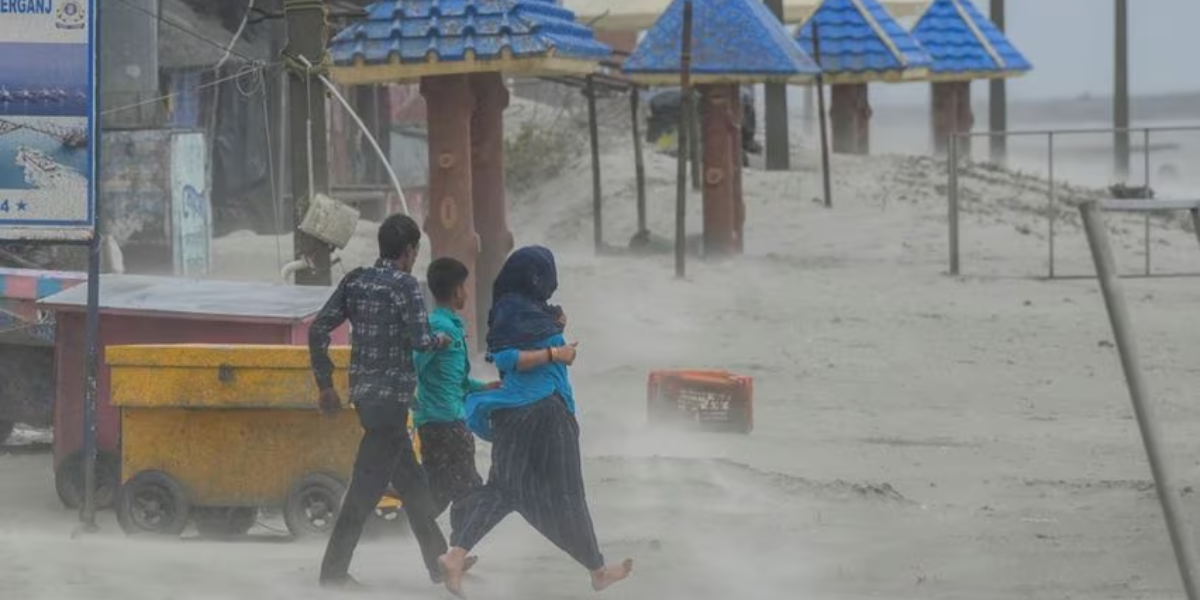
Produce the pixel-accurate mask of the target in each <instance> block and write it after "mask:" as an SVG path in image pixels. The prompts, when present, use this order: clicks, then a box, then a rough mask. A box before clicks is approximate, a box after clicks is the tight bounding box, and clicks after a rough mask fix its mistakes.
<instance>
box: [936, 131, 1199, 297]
mask: <svg viewBox="0 0 1200 600" xmlns="http://www.w3.org/2000/svg"><path fill="white" fill-rule="evenodd" d="M1168 132H1170V133H1183V132H1200V125H1195V126H1180V127H1142V128H1130V129H1087V128H1085V129H1044V130H1026V131H1004V132H996V133H993V132H986V131H984V132H972V133H960V134H955V135H952V136H951V137H950V140H949V146H948V150H947V154H946V160H947V169H948V182H947V201H948V209H949V215H948V216H949V218H948V221H949V225H948V227H949V235H948V241H949V253H950V269H949V270H950V275H954V276H957V275H960V274H961V273H962V269H961V267H962V260H961V248H960V241H961V238H960V225H961V223H960V214H959V208H960V207H959V196H960V188H959V175H960V171H961V170H962V169H963V164H962V162H963V161H962V158H963V156H962V153H961V151H960V144H963V143H964V142H969V141H970V140H971V139H973V138H993V137H997V136H1000V137H1005V138H1030V137H1043V138H1045V139H1046V146H1045V147H1046V153H1047V158H1046V178H1047V182H1048V186H1047V197H1046V230H1047V242H1046V253H1047V277H1048V278H1050V279H1056V278H1059V277H1060V275H1059V274H1058V273H1057V272H1056V269H1055V266H1056V258H1057V257H1056V250H1057V248H1056V244H1055V242H1056V240H1055V237H1056V233H1057V225H1058V223H1057V221H1058V212H1059V206H1058V205H1059V197H1058V187H1059V184H1060V181H1059V179H1058V178H1057V177H1056V174H1055V140H1058V139H1062V138H1064V137H1068V136H1083V135H1101V134H1107V135H1116V134H1120V133H1124V134H1127V135H1128V134H1140V135H1141V136H1142V142H1143V146H1144V147H1143V149H1142V150H1143V152H1142V153H1143V158H1144V160H1143V169H1144V171H1145V172H1144V173H1143V178H1142V184H1143V186H1144V187H1145V192H1146V194H1147V198H1145V199H1139V200H1136V201H1135V202H1139V203H1146V202H1153V203H1158V202H1162V201H1160V200H1154V199H1152V198H1150V197H1149V196H1150V192H1151V189H1152V187H1151V183H1152V181H1151V176H1150V153H1151V146H1150V142H1151V138H1152V135H1153V134H1154V133H1168ZM1010 156H1011V155H1010ZM1144 216H1145V225H1144V228H1145V233H1144V240H1143V246H1144V253H1145V264H1144V267H1143V268H1144V275H1145V276H1147V277H1150V276H1154V275H1155V274H1154V272H1153V269H1152V264H1151V263H1152V260H1151V224H1150V214H1149V212H1146V213H1145V215H1144Z"/></svg>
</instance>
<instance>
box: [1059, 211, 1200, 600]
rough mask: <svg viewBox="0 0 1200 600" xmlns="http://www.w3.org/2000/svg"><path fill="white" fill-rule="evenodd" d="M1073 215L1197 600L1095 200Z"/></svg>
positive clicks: (1188, 587) (1189, 590) (1175, 499)
mask: <svg viewBox="0 0 1200 600" xmlns="http://www.w3.org/2000/svg"><path fill="white" fill-rule="evenodd" d="M1079 211H1080V213H1081V214H1082V215H1083V225H1084V228H1085V230H1086V231H1087V238H1088V245H1089V246H1090V247H1091V251H1092V259H1093V260H1094V261H1095V263H1096V276H1097V278H1098V279H1099V281H1100V291H1101V293H1102V294H1103V295H1104V305H1105V307H1106V308H1107V310H1108V318H1109V321H1110V322H1111V324H1112V329H1113V336H1114V338H1115V340H1116V344H1117V353H1118V354H1119V355H1120V357H1121V369H1122V370H1123V371H1124V372H1125V383H1126V385H1127V386H1128V388H1129V399H1130V401H1131V402H1132V403H1133V412H1134V415H1136V417H1137V423H1138V429H1139V430H1140V432H1141V436H1142V444H1143V445H1144V446H1145V450H1146V458H1147V459H1148V460H1149V462H1150V474H1151V475H1152V476H1153V477H1154V486H1155V488H1156V490H1157V491H1158V500H1159V502H1160V503H1161V504H1162V511H1163V518H1164V520H1165V521H1166V525H1167V533H1168V535H1169V536H1170V539H1171V546H1172V548H1173V549H1174V551H1175V562H1176V566H1177V567H1178V569H1179V576H1180V578H1181V579H1182V580H1183V589H1184V592H1186V594H1187V598H1188V600H1197V595H1196V584H1195V575H1194V572H1193V570H1192V569H1193V565H1195V564H1196V560H1195V558H1194V554H1193V552H1192V547H1191V538H1190V537H1189V536H1188V535H1187V533H1186V532H1185V531H1184V530H1183V522H1182V518H1181V513H1180V510H1179V496H1178V493H1177V492H1176V491H1175V490H1174V488H1173V486H1172V485H1171V481H1170V479H1169V473H1168V470H1167V465H1166V463H1165V461H1164V460H1163V452H1162V450H1161V448H1160V447H1159V432H1158V421H1157V419H1156V418H1155V416H1154V405H1153V403H1151V402H1150V395H1149V392H1148V391H1147V389H1146V384H1145V381H1143V379H1142V368H1141V365H1140V364H1139V359H1138V351H1137V345H1136V340H1135V338H1134V336H1133V327H1132V325H1131V324H1130V320H1129V313H1128V309H1127V308H1126V306H1125V295H1124V292H1123V290H1122V289H1121V282H1120V280H1119V279H1118V278H1117V275H1116V268H1115V267H1114V265H1113V257H1112V247H1111V245H1110V244H1109V240H1108V230H1107V229H1106V228H1105V225H1104V222H1103V218H1102V216H1101V214H1100V210H1099V207H1098V206H1097V204H1096V203H1095V202H1087V203H1084V204H1083V205H1081V206H1080V207H1079Z"/></svg>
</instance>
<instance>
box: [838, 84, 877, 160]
mask: <svg viewBox="0 0 1200 600" xmlns="http://www.w3.org/2000/svg"><path fill="white" fill-rule="evenodd" d="M829 120H830V121H831V122H832V129H833V151H834V152H837V153H839V154H869V153H870V150H871V148H870V146H871V103H870V101H869V100H868V97H867V84H865V83H852V84H840V85H834V86H831V88H830V107H829Z"/></svg>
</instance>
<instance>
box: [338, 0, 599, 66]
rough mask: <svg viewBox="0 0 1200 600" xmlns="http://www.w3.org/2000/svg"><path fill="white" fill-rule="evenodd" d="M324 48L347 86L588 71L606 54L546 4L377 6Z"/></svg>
mask: <svg viewBox="0 0 1200 600" xmlns="http://www.w3.org/2000/svg"><path fill="white" fill-rule="evenodd" d="M366 11H367V16H366V18H365V19H363V20H361V21H358V22H355V23H354V24H352V25H350V26H349V27H347V28H346V29H344V30H342V31H341V32H340V33H338V34H337V36H335V37H334V38H333V40H332V41H331V42H330V43H329V52H330V54H331V55H332V57H333V63H334V68H333V74H334V76H335V78H336V79H338V81H340V82H342V83H348V84H364V83H379V82H386V81H399V80H405V79H416V78H419V77H425V76H431V75H448V74H455V73H477V72H489V71H492V72H494V71H504V72H510V73H524V74H531V75H534V74H544V73H547V72H585V73H586V72H591V71H593V70H594V69H595V66H596V62H597V61H599V60H602V59H605V58H608V57H609V56H610V55H611V53H612V51H611V49H610V48H609V47H608V46H607V45H605V44H603V43H601V42H598V41H596V39H595V38H594V37H593V35H592V30H591V29H590V28H588V27H586V26H584V25H580V24H578V23H576V22H575V14H574V13H573V12H571V11H570V10H567V9H565V8H562V7H560V6H556V5H555V4H554V3H553V2H551V1H550V0H383V1H381V2H376V3H374V4H371V5H368V6H367V9H366Z"/></svg>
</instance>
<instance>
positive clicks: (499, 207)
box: [470, 73, 513, 349]
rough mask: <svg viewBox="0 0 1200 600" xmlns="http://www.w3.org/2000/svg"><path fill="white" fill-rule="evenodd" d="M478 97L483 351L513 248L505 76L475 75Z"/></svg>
mask: <svg viewBox="0 0 1200 600" xmlns="http://www.w3.org/2000/svg"><path fill="white" fill-rule="evenodd" d="M470 78H471V90H472V92H473V93H474V95H475V110H474V112H473V113H472V116H471V186H472V190H471V192H472V194H473V196H474V210H475V231H476V232H477V233H478V234H479V262H478V268H477V269H475V270H473V272H474V274H475V281H476V282H477V285H476V288H475V295H474V299H475V300H474V302H475V310H476V313H475V322H476V329H475V331H476V332H477V335H478V337H477V338H476V339H475V344H474V346H475V348H476V349H482V348H483V340H484V338H485V337H486V336H487V316H488V311H489V310H491V307H492V283H493V282H494V281H495V280H496V275H498V274H499V273H500V267H502V266H504V260H505V259H506V258H507V257H508V253H509V252H511V251H512V248H513V236H512V233H511V232H510V231H509V230H508V207H507V200H506V199H505V197H504V109H505V108H508V88H506V87H504V79H503V78H502V77H501V75H500V74H499V73H477V74H474V75H471V76H470Z"/></svg>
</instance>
